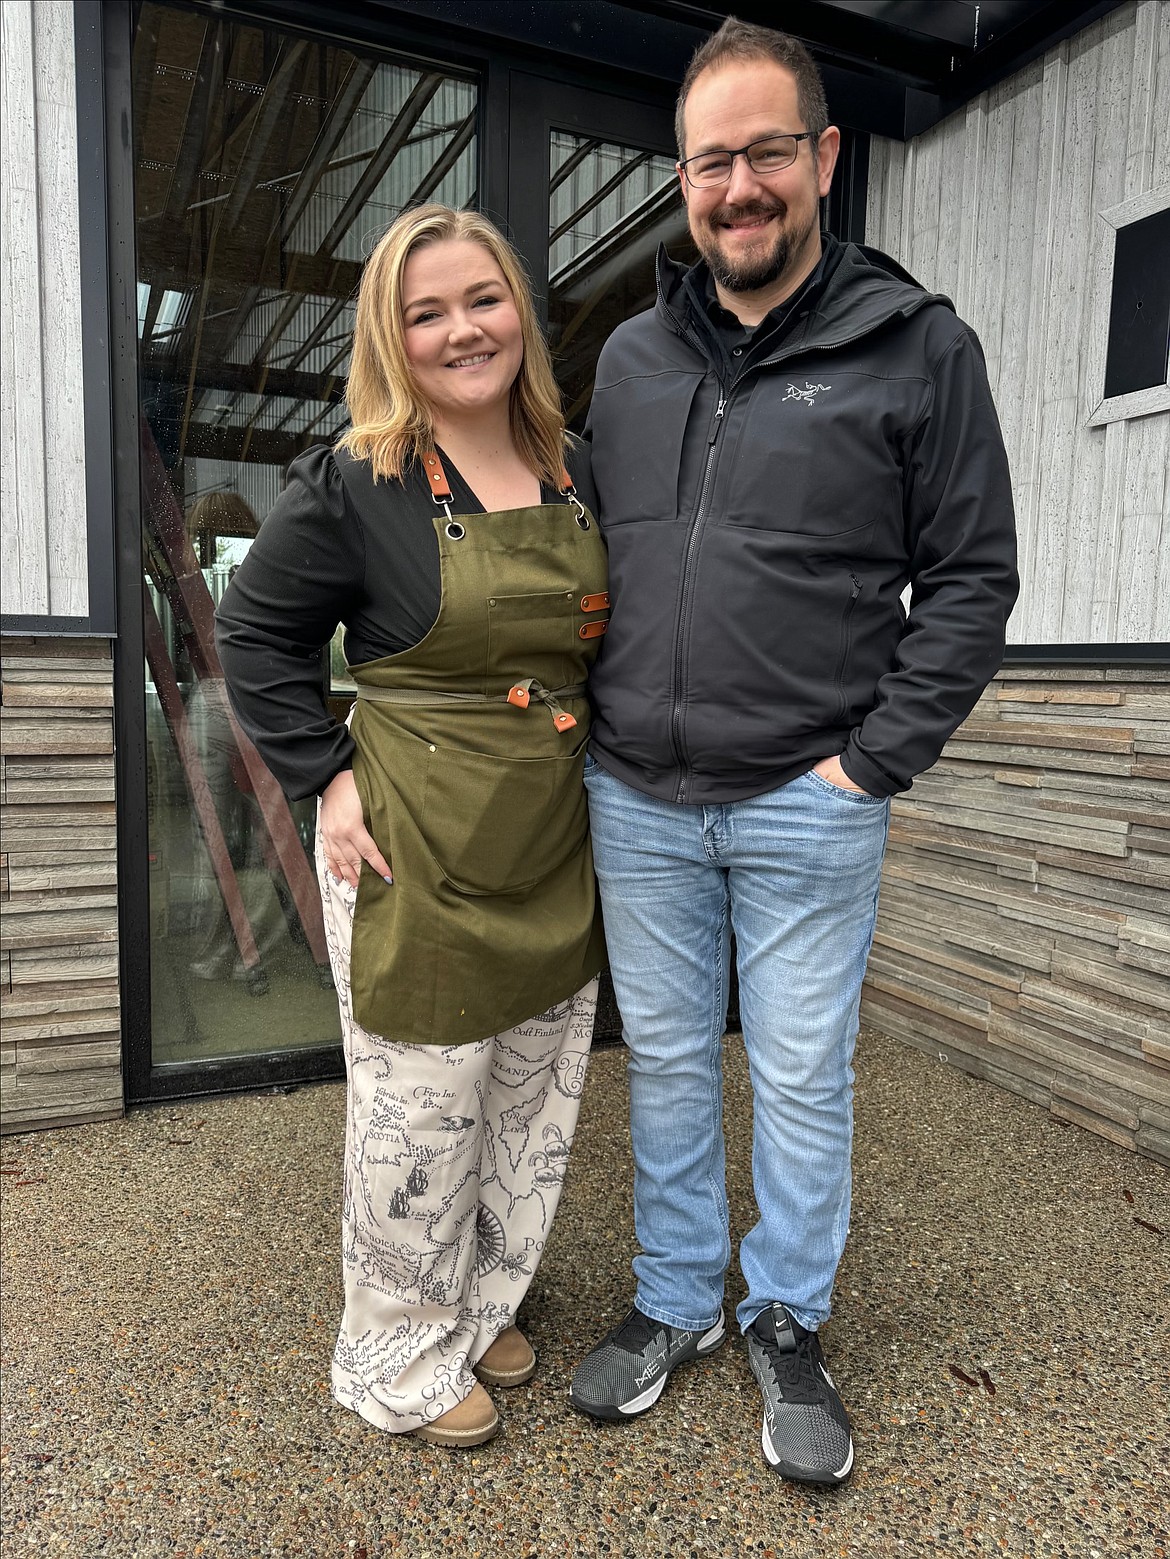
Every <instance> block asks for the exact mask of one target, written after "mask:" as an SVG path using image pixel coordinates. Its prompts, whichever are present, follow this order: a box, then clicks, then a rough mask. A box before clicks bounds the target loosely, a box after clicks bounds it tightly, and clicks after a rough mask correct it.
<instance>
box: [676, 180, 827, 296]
mask: <svg viewBox="0 0 1170 1559" xmlns="http://www.w3.org/2000/svg"><path fill="white" fill-rule="evenodd" d="M784 210H785V208H784V207H783V206H780V205H764V204H763V203H762V202H759V201H757V202H755V203H753V204H752V205H750V206H735V207H732V206H720V207H719V208H718V209H717V210H715V211H713V212H712V213H711V215H710V216H709V217H708V218H707V221H706V222H705V223H704V225H703V226H702V227H701V228H700V229H699V231H698V232H695V231H694V229H692V231H691V237H692V238H693V239H694V240H695V244H696V246H697V248H698V250H699V253H700V254H701V255H702V257H703V259H704V260H705V261H706V262H707V267H708V269H709V270H710V272H711V275H712V276H713V277H714V278H715V280H716V281H717V282H718V283H719V285H720V286H721V287H723V288H724V289H725V290H726V291H727V292H734V293H738V292H759V291H761V290H762V289H763V288H764V287H770V286H771V285H772V283H773V282H774V281H777V280H779V278H780V277H781V276H783V274H784V272H785V271H786V270H787V269H788V267H789V265H790V264H791V263H792V260H793V258H794V256H796V255H797V254H799V253H800V251H801V249H803V247H804V245H805V244H806V243H807V241H808V237H809V234H810V233H811V232H813V231H814V229H815V228H816V226H817V220H818V212H817V210H816V208H815V207H814V209H813V213H812V215H811V216H810V218H809V220H808V221H807V222H806V223H805V224H804V226H803V227H802V228H798V227H792V226H788V227H786V226H784V225H783V221H782V220H781V222H780V223H778V224H777V226H776V229H775V233H774V235H773V237H772V242H771V245H770V247H769V248H768V250H767V252H766V253H764V254H755V255H752V256H748V255H744V256H743V257H742V258H741V259H739V260H731V259H729V258H728V257H727V255H726V254H724V252H723V250H722V249H720V247H719V240H718V237H717V224H718V223H720V222H726V221H728V220H729V219H731V218H734V217H741V218H742V217H763V216H771V215H772V213H773V212H783V211H784Z"/></svg>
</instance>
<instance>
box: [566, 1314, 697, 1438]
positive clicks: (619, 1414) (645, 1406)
mask: <svg viewBox="0 0 1170 1559" xmlns="http://www.w3.org/2000/svg"><path fill="white" fill-rule="evenodd" d="M717 1326H718V1335H717V1336H715V1337H712V1336H711V1332H714V1331H715V1330H716V1327H714V1326H713V1327H712V1328H711V1331H709V1332H705V1333H704V1334H703V1336H702V1337H701V1338H700V1339H699V1345H698V1347H697V1348H696V1349H695V1352H694V1353H693V1354H692V1355H691V1357H690V1358H689V1359H680V1360H679V1361H678V1364H673V1365H671V1367H670V1369H668V1370H667V1372H666V1374H665V1375H663V1376H662V1377H661V1378H660V1379H659V1380H656V1381H655V1382H654V1384H653V1385H652V1386H650V1387H649V1388H648V1389H647V1390H646V1391H643V1392H642V1394H641V1395H640V1396H637V1397H631V1398H630V1400H629V1401H628V1402H615V1403H612V1404H611V1403H608V1402H606V1403H603V1404H601V1405H600V1406H597V1405H594V1404H593V1403H585V1402H579V1401H578V1400H577V1398H576V1397H575V1396H574V1395H573V1393H572V1391H570V1392H569V1406H570V1407H575V1408H576V1409H577V1411H578V1413H584V1414H585V1416H586V1417H587V1418H599V1419H601V1420H602V1421H603V1422H605V1423H608V1424H621V1423H625V1422H626V1421H627V1420H628V1419H631V1418H638V1417H639V1416H640V1415H641V1414H642V1413H648V1412H649V1411H650V1409H651V1408H652V1407H653V1406H654V1404H655V1403H656V1402H657V1401H658V1398H659V1397H660V1396H661V1395H662V1393H663V1391H664V1390H665V1389H666V1382H667V1381H668V1380H669V1379H670V1377H671V1376H672V1375H673V1374H674V1372H675V1370H676V1369H678V1368H679V1367H680V1366H681V1365H683V1364H694V1363H696V1362H697V1361H698V1360H699V1359H706V1358H709V1357H710V1355H711V1354H713V1353H714V1352H715V1351H716V1349H717V1348H719V1346H720V1345H721V1344H722V1343H723V1342H725V1341H726V1339H727V1326H726V1324H725V1323H724V1322H723V1321H720V1322H718V1323H717Z"/></svg>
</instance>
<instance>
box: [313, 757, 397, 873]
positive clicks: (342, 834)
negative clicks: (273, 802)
mask: <svg viewBox="0 0 1170 1559" xmlns="http://www.w3.org/2000/svg"><path fill="white" fill-rule="evenodd" d="M321 849H322V851H323V852H324V855H325V865H326V866H327V867H328V869H329V870H330V871H331V872H332V873H333V875H334V876H335V877H340V878H344V880H345V881H346V882H348V883H349V885H350V887H351V888H356V887H357V884H358V878H359V876H360V875H361V870H362V862H363V861H369V863H370V865H371V866H372V867H373V868H374V870H375V871H376V872H377V873H378V876H379V877H383V878H385V880H386V881H387V882H393V881H394V876H393V874H392V872H391V870H390V864H389V862H388V861H387V860H386V857H385V856H384V855H383V854H382V852H381V850H379V849H378V846H377V845H376V844H375V843H374V840H373V837H372V835H371V834H370V832H369V830H368V829H367V828H366V821H365V818H364V816H363V814H362V802H361V797H360V796H359V795H358V789H357V786H356V785H355V784H354V778H353V770H352V769H342V770H341V772H340V773H339V774H335V775H334V776H333V778H332V779H331V780H330V781H329V783H328V785H326V787H325V789H324V790H323V791H322V792H321Z"/></svg>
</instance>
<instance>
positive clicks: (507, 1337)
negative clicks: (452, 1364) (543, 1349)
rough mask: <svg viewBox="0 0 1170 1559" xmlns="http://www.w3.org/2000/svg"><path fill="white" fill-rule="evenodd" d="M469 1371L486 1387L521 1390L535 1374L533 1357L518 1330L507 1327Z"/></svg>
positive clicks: (526, 1340) (527, 1343)
mask: <svg viewBox="0 0 1170 1559" xmlns="http://www.w3.org/2000/svg"><path fill="white" fill-rule="evenodd" d="M472 1367H473V1368H474V1370H475V1373H476V1374H477V1375H478V1376H479V1378H480V1380H482V1381H484V1382H486V1384H487V1385H489V1386H522V1385H523V1384H524V1382H525V1381H526V1380H531V1379H532V1377H533V1375H534V1374H535V1373H536V1354H535V1353H533V1351H532V1344H531V1343H530V1342H529V1341H528V1339H527V1337H525V1335H524V1333H523V1332H522V1331H521V1330H520V1328H519V1327H518V1326H509V1328H508V1330H507V1331H506V1332H501V1333H500V1335H499V1336H498V1337H497V1338H496V1340H495V1342H494V1343H492V1345H491V1347H490V1348H489V1349H488V1350H487V1352H486V1353H485V1354H484V1356H483V1357H482V1358H481V1359H480V1361H479V1363H478V1364H476V1365H473V1366H472Z"/></svg>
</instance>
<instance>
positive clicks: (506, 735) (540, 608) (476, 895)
mask: <svg viewBox="0 0 1170 1559" xmlns="http://www.w3.org/2000/svg"><path fill="white" fill-rule="evenodd" d="M426 466H427V469H428V470H429V471H430V472H431V473H432V479H433V480H434V481H435V482H436V483H438V484H439V485H438V487H437V488H436V489H435V490H434V492H435V497H436V503H437V505H438V507H437V508H436V514H435V529H436V533H437V536H438V542H439V560H440V570H441V579H442V596H441V603H440V607H439V615H438V617H437V619H436V621H435V623H434V625H433V627H432V628H431V629H430V631H429V633H427V635H426V636H425V637H424V638H423V639H422V640H421V641H420V642H419V643H418V644H416V645H415V646H414V647H413V648H411V649H409V650H404V651H402V652H401V653H400V654H397V655H387V656H385V657H383V658H382V659H380V660H373V661H367V662H365V663H363V664H361V665H357V666H352V667H350V674H351V675H352V676H353V678H354V681H355V682H356V683H357V688H358V699H357V704H356V707H355V709H354V715H353V721H352V725H351V729H352V732H353V735H354V738H355V741H356V743H357V752H356V755H355V758H354V769H353V772H354V779H355V781H356V783H357V788H358V793H359V795H360V796H361V800H362V806H363V809H364V812H365V820H366V827H367V828H368V829H369V831H370V833H371V834H372V836H373V837H374V839H375V840H376V841H377V843H378V845H379V847H380V848H381V850H382V851H383V853H384V854H385V855H386V857H387V859H388V860H389V861H390V864H391V870H392V872H393V876H394V882H393V885H390V884H388V883H386V882H384V881H383V880H382V878H381V877H380V876H379V875H378V873H377V872H376V871H374V870H373V868H372V867H370V866H369V865H368V864H363V867H362V873H361V878H360V880H359V884H358V893H357V904H356V908H355V912H354V925H353V945H352V954H351V966H350V978H351V985H352V994H353V1013H354V1017H355V1019H356V1021H357V1022H358V1023H359V1024H360V1025H361V1026H362V1028H364V1029H366V1030H367V1031H368V1032H370V1033H373V1034H380V1035H385V1036H387V1037H389V1038H393V1039H395V1040H399V1041H404V1042H414V1043H420V1044H436V1045H452V1044H460V1043H466V1042H470V1041H474V1040H481V1039H486V1038H487V1037H488V1036H489V1035H492V1034H497V1033H500V1032H501V1031H503V1030H506V1029H509V1028H514V1027H515V1026H516V1025H517V1024H519V1023H523V1022H524V1021H526V1020H527V1019H528V1018H531V1017H534V1016H535V1015H536V1014H538V1013H541V1012H544V1011H546V1010H547V1009H548V1008H550V1007H552V1006H554V1005H555V1004H556V1003H557V1002H559V1001H563V1000H565V999H566V998H567V997H569V996H571V995H573V994H574V992H576V991H578V990H579V989H580V988H581V987H582V986H583V985H584V984H585V983H586V982H587V981H588V980H590V979H591V978H592V977H593V976H594V975H595V974H596V973H597V972H598V970H599V969H600V968H601V967H602V965H603V963H604V959H605V953H604V941H603V937H602V931H601V918H600V913H601V912H600V907H599V905H598V902H597V893H596V885H595V881H594V876H593V858H592V855H591V853H590V849H589V836H588V816H587V812H586V804H585V789H584V784H583V779H582V774H583V769H584V763H585V745H586V740H587V737H588V730H589V705H588V703H587V701H586V698H585V688H584V683H585V678H586V674H587V672H588V670H589V667H590V666H591V665H592V663H593V661H594V659H595V658H596V655H597V651H598V648H599V646H600V644H601V636H602V634H603V633H604V631H605V620H606V618H607V617H608V615H609V614H608V604H609V598H608V596H607V595H606V594H605V589H606V559H605V547H604V544H603V542H602V540H601V537H600V534H599V531H598V528H597V525H596V523H595V522H594V521H593V520H592V518H591V517H590V515H589V514H588V513H587V512H586V511H585V509H584V508H583V507H582V505H581V503H580V502H579V500H578V499H577V498H576V495H575V494H574V493H573V492H572V489H571V487H570V486H569V480H568V477H567V475H566V476H565V478H564V482H565V487H566V495H567V497H568V500H569V501H568V502H560V503H547V504H546V503H542V504H538V505H536V506H535V507H532V508H526V509H511V510H505V511H502V512H500V513H496V514H465V515H452V514H451V510H450V489H449V486H448V484H447V482H446V477H445V474H444V473H443V471H442V467H441V465H440V463H439V461H438V459H437V457H436V456H433V455H432V456H428V457H427V460H426ZM436 473H437V474H436Z"/></svg>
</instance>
